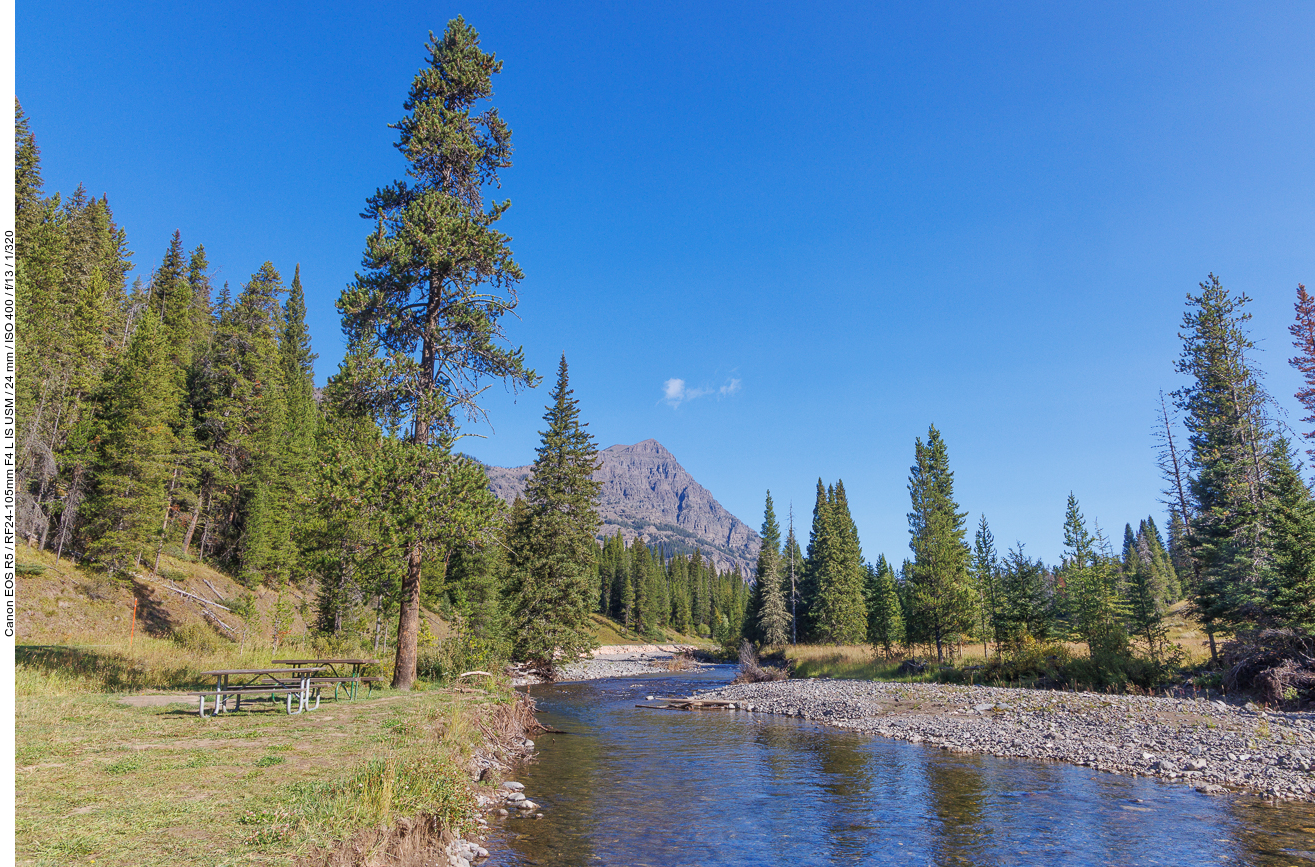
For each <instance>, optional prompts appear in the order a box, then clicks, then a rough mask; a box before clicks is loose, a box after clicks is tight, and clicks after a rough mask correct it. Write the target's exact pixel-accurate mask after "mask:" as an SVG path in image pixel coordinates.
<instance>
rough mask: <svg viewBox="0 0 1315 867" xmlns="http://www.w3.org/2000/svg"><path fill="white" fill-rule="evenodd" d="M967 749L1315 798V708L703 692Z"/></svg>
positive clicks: (805, 685)
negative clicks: (1287, 710) (1307, 710)
mask: <svg viewBox="0 0 1315 867" xmlns="http://www.w3.org/2000/svg"><path fill="white" fill-rule="evenodd" d="M700 695H701V697H709V698H724V699H731V700H735V701H740V702H747V703H749V704H750V705H752V707H753V709H754V710H756V711H761V712H766V713H776V714H784V715H787V716H797V717H804V718H807V719H810V720H815V721H818V722H823V723H827V724H829V725H834V726H837V727H839V728H844V729H851V730H855V731H861V732H869V733H871V734H877V735H881V736H883V737H889V738H895V739H898V740H905V741H909V742H911V743H925V744H927V745H929V746H934V747H940V748H941V749H946V750H955V751H959V752H973V753H990V754H992V755H997V756H1008V757H1016V758H1028V759H1050V760H1053V761H1061V762H1068V763H1071V764H1076V765H1084V766H1087V767H1091V768H1095V769H1096V770H1100V771H1108V772H1111V773H1120V774H1129V775H1132V776H1154V777H1162V778H1165V779H1171V780H1177V781H1180V782H1184V783H1187V784H1188V785H1192V786H1195V787H1196V788H1197V789H1199V790H1200V791H1203V792H1206V793H1209V794H1219V793H1223V792H1225V791H1228V790H1238V791H1248V792H1254V793H1255V794H1258V795H1261V796H1263V797H1269V798H1285V799H1291V800H1303V801H1315V773H1312V768H1315V713H1277V712H1266V711H1264V710H1263V709H1260V708H1256V707H1255V706H1254V705H1245V706H1239V705H1234V704H1228V703H1225V702H1223V701H1207V700H1205V699H1177V698H1154V697H1147V696H1131V695H1101V694H1097V693H1066V692H1048V691H1041V690H1025V689H1003V688H996V687H984V686H962V685H953V684H921V683H919V684H902V683H871V682H864V681H849V680H824V679H815V680H788V681H777V682H773V683H757V684H738V685H728V686H725V687H721V688H718V689H716V690H711V691H708V692H705V693H701V694H700Z"/></svg>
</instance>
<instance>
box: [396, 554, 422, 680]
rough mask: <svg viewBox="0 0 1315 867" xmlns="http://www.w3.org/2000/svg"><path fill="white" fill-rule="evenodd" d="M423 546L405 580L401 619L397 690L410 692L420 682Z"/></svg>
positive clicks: (408, 566)
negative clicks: (418, 675) (418, 657)
mask: <svg viewBox="0 0 1315 867" xmlns="http://www.w3.org/2000/svg"><path fill="white" fill-rule="evenodd" d="M422 562H423V557H422V556H421V552H420V546H419V545H415V546H414V547H412V548H411V556H410V557H409V558H408V559H407V564H406V577H405V578H404V579H402V600H401V605H400V606H399V607H400V609H401V613H400V614H399V615H398V619H397V657H396V663H395V664H394V665H393V689H410V688H411V687H412V685H414V684H415V679H416V645H417V643H418V641H419V639H420V566H421V564H422Z"/></svg>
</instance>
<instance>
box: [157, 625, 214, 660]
mask: <svg viewBox="0 0 1315 867" xmlns="http://www.w3.org/2000/svg"><path fill="white" fill-rule="evenodd" d="M169 638H170V640H172V641H173V643H174V644H177V645H178V646H179V647H181V648H183V649H184V650H190V651H192V652H193V653H215V652H217V651H219V650H220V649H221V648H223V647H224V645H226V644H227V643H228V642H227V641H226V640H225V639H224V638H223V637H222V636H220V635H219V633H217V632H215V630H214V629H213V628H211V627H209V626H206V625H205V624H204V623H188V624H185V625H183V626H179V627H176V628H175V629H174V630H173V631H172V632H170V633H169Z"/></svg>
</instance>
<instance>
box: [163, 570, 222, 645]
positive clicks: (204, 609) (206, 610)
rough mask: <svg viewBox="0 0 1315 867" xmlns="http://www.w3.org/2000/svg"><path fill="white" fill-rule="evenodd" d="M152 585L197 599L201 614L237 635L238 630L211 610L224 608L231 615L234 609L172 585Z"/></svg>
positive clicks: (207, 582)
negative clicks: (212, 607)
mask: <svg viewBox="0 0 1315 867" xmlns="http://www.w3.org/2000/svg"><path fill="white" fill-rule="evenodd" d="M201 580H202V581H205V579H204V578H202V579H201ZM151 583H153V584H158V585H159V586H160V587H163V588H165V589H166V590H172V591H173V592H175V593H177V594H179V595H181V596H186V597H187V598H188V599H195V600H196V601H197V602H198V603H200V605H201V613H202V614H204V615H205V616H206V617H208V618H210V619H211V620H213V621H214V622H215V624H216V625H217V626H221V627H223V628H224V629H226V630H228V632H230V633H231V634H233V635H237V630H236V629H234V628H233V627H231V626H229V625H228V624H227V623H225V622H224V621H222V620H220V619H219V615H218V614H216V613H215V612H213V611H211V610H210V606H211V605H213V606H214V607H215V608H222V609H224V610H225V611H227V612H229V613H230V614H231V613H233V609H232V608H229V607H228V606H226V605H220V604H219V603H218V602H211V601H210V600H209V599H206V598H205V597H204V596H197V595H196V594H195V593H188V592H187V591H186V590H180V589H178V588H177V587H175V586H173V585H172V584H159V582H154V581H153V582H151ZM205 583H206V584H209V583H210V582H209V581H206V582H205ZM210 589H211V590H214V589H215V588H213V587H211V588H210ZM217 593H218V591H216V594H217Z"/></svg>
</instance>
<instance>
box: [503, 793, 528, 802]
mask: <svg viewBox="0 0 1315 867" xmlns="http://www.w3.org/2000/svg"><path fill="white" fill-rule="evenodd" d="M507 800H508V801H511V802H512V803H513V804H514V803H516V802H517V801H524V800H525V796H524V795H522V794H521V793H520V792H512V793H511V794H510V795H508V796H507Z"/></svg>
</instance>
